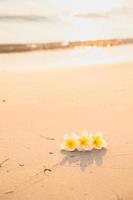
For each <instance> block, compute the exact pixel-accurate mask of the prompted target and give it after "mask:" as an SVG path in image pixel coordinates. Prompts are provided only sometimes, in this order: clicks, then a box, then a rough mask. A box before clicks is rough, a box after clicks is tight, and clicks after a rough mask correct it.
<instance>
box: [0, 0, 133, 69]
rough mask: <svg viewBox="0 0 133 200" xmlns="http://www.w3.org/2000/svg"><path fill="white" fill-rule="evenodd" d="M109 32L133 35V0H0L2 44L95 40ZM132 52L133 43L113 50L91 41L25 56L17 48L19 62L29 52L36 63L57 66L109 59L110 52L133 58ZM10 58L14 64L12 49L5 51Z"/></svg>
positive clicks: (118, 35)
mask: <svg viewBox="0 0 133 200" xmlns="http://www.w3.org/2000/svg"><path fill="white" fill-rule="evenodd" d="M110 38H113V39H119V38H120V39H125V38H126V39H128V38H129V39H132V38H133V0H100V1H99V0H23V1H22V0H0V44H10V45H12V44H14V43H15V44H16V43H17V44H23V43H24V44H27V43H48V42H52V43H53V42H69V41H91V40H93V41H95V40H106V39H110ZM127 52H128V53H127ZM132 52H133V45H128V46H126V47H118V48H117V47H116V48H115V47H113V50H112V47H110V48H93V47H89V48H88V49H87V48H86V49H84V48H83V49H81V48H80V49H78V50H77V49H76V50H75V49H74V50H70V51H68V50H67V51H65V53H64V50H62V51H61V50H60V51H58V50H57V51H56V52H55V51H54V52H52V53H50V52H43V53H42V52H40V53H39V54H38V53H37V54H35V53H30V54H25V53H24V57H23V55H18V54H17V65H20V63H21V65H26V64H25V63H30V60H31V59H32V58H33V57H34V58H35V59H36V61H35V62H34V63H36V65H37V64H38V63H41V65H44V64H47V65H49V66H51V65H52V66H53V65H55V63H56V66H59V65H60V66H62V65H64V64H65V63H66V64H67V65H72V64H74V65H77V62H78V64H87V63H89V62H92V63H93V62H94V61H96V62H101V61H102V62H105V61H109V62H110V61H111V60H112V58H114V60H117V59H116V58H118V60H120V59H123V58H124V59H126V60H133V53H132ZM44 54H45V61H44ZM33 55H34V56H33ZM6 56H7V55H6ZM6 56H5V55H0V59H1V60H2V62H3V63H5V65H7V64H8V63H7V59H5V58H7V57H6ZM110 56H111V57H110ZM77 57H78V61H77ZM51 58H52V59H51ZM8 59H9V60H8V61H10V59H11V62H12V63H13V64H14V65H15V64H16V55H15V56H13V57H12V56H8ZM24 60H25V63H23V62H24ZM66 61H67V62H66ZM32 65H33V62H32ZM3 66H4V64H3Z"/></svg>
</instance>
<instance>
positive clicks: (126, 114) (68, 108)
mask: <svg viewBox="0 0 133 200" xmlns="http://www.w3.org/2000/svg"><path fill="white" fill-rule="evenodd" d="M7 63H8V66H7V67H6V68H4V67H3V68H2V64H1V68H0V200H18V199H19V200H133V125H132V120H133V62H123V63H122V64H121V63H116V64H106V65H104V64H103V65H99V66H98V65H95V66H93V65H92V66H89V67H77V68H70V67H69V68H56V69H54V68H53V69H49V68H45V69H43V68H37V67H36V68H34V70H32V69H31V68H28V69H26V68H23V69H22V68H21V69H20V68H18V69H17V68H15V69H12V68H11V67H10V63H9V62H8V60H7ZM83 130H88V131H89V132H94V133H95V132H97V131H101V132H103V133H104V135H105V138H106V140H107V142H108V149H107V150H104V149H103V150H101V151H92V152H86V153H82V152H81V153H79V152H61V151H60V144H61V143H62V141H63V135H64V134H66V133H71V132H72V131H76V132H78V133H80V132H82V131H83Z"/></svg>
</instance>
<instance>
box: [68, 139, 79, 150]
mask: <svg viewBox="0 0 133 200" xmlns="http://www.w3.org/2000/svg"><path fill="white" fill-rule="evenodd" d="M65 145H66V147H67V148H69V149H75V148H76V147H77V141H76V140H74V139H72V138H69V139H67V140H66V144H65Z"/></svg>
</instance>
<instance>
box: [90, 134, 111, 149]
mask: <svg viewBox="0 0 133 200" xmlns="http://www.w3.org/2000/svg"><path fill="white" fill-rule="evenodd" d="M92 138H93V148H95V149H102V148H106V147H107V143H106V141H105V139H104V138H103V134H102V133H97V134H95V135H93V136H92Z"/></svg>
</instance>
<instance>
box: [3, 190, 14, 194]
mask: <svg viewBox="0 0 133 200" xmlns="http://www.w3.org/2000/svg"><path fill="white" fill-rule="evenodd" d="M12 193H14V191H13V190H11V191H7V192H5V194H12Z"/></svg>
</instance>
